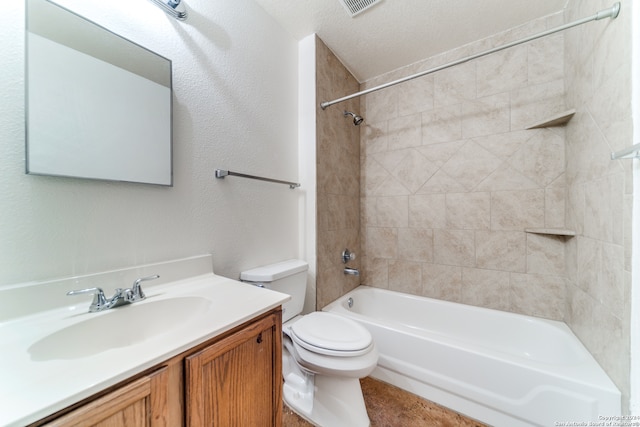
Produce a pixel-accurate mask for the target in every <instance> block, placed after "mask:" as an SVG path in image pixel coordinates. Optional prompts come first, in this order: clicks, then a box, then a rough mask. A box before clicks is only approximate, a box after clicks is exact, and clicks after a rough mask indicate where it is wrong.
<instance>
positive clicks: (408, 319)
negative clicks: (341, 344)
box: [324, 286, 620, 427]
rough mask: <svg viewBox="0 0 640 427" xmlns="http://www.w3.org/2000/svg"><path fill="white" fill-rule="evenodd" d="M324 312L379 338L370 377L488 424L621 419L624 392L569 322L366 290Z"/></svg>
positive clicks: (551, 424)
mask: <svg viewBox="0 0 640 427" xmlns="http://www.w3.org/2000/svg"><path fill="white" fill-rule="evenodd" d="M350 299H351V301H353V304H352V307H351V308H350V307H349V304H348V301H349V300H350ZM324 310H325V311H330V312H333V313H337V314H340V315H344V316H346V317H349V318H352V319H355V320H357V321H358V322H360V323H362V324H363V325H364V326H365V327H366V328H367V329H368V330H369V331H370V332H371V334H372V335H373V339H374V340H375V341H376V345H377V347H378V351H379V352H380V359H379V361H378V367H377V368H376V369H375V371H374V372H373V373H372V374H371V376H373V377H374V378H377V379H380V380H382V381H385V382H388V383H390V384H393V385H395V386H398V387H400V388H403V389H405V390H408V391H410V392H412V393H415V394H417V395H420V396H422V397H424V398H426V399H428V400H431V401H433V402H436V403H439V404H441V405H443V406H446V407H449V408H451V409H453V410H455V411H458V412H460V413H463V414H466V415H468V416H469V417H472V418H475V419H477V420H479V421H482V422H484V423H488V424H490V425H493V426H506V427H515V426H532V425H534V426H558V425H563V424H562V423H565V424H564V425H568V424H566V423H567V422H574V423H584V424H573V425H588V423H589V421H595V422H598V421H602V420H603V418H600V417H610V416H615V415H620V392H619V391H618V389H617V388H616V386H615V385H614V384H613V382H612V381H611V380H610V379H609V377H608V376H607V375H606V374H605V373H604V371H603V370H602V368H600V366H599V365H598V363H597V362H596V361H595V360H594V359H593V357H592V356H591V354H589V352H588V351H587V350H586V349H585V348H584V346H583V345H582V344H581V343H580V341H579V340H578V339H577V338H576V336H575V335H573V333H572V332H571V330H570V329H569V328H568V327H567V326H566V325H565V324H564V323H562V322H556V321H550V320H545V319H539V318H535V317H529V316H523V315H519V314H514V313H507V312H503V311H497V310H490V309H486V308H480V307H473V306H468V305H463V304H456V303H451V302H446V301H441V300H436V299H431V298H423V297H417V296H413V295H407V294H403V293H399V292H392V291H388V290H384V289H377V288H371V287H367V286H360V287H358V288H356V289H355V290H353V291H352V292H350V293H348V294H347V295H345V296H343V297H341V298H339V299H338V300H336V301H334V302H332V303H331V304H329V305H328V306H327V307H325V308H324ZM569 425H570V424H569Z"/></svg>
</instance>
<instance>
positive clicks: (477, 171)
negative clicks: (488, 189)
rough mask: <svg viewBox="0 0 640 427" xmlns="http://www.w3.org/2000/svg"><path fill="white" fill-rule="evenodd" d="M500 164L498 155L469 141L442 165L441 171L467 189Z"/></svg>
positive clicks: (474, 185) (475, 184)
mask: <svg viewBox="0 0 640 427" xmlns="http://www.w3.org/2000/svg"><path fill="white" fill-rule="evenodd" d="M501 164H502V160H500V159H499V158H498V157H496V156H494V155H493V154H491V153H490V152H488V151H487V150H485V149H484V148H482V147H481V146H480V145H479V144H477V143H475V142H473V141H469V142H467V144H465V145H464V147H462V148H461V149H460V150H459V151H458V152H457V153H456V154H454V155H453V156H452V157H451V158H450V159H449V160H448V161H447V162H446V163H445V164H444V166H442V171H444V172H445V173H446V174H447V175H448V176H449V177H451V178H453V179H454V180H456V181H457V182H458V183H459V184H460V185H462V186H463V187H464V188H465V189H466V190H467V191H469V190H472V189H474V188H475V187H476V186H477V185H478V183H479V182H481V181H482V180H483V179H485V178H486V177H488V176H489V175H490V174H491V173H493V172H494V171H495V170H496V169H497V168H498V167H499V166H500V165H501Z"/></svg>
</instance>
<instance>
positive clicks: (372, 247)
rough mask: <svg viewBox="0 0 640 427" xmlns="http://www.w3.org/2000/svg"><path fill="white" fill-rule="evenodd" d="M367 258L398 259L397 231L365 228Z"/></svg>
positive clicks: (393, 229)
mask: <svg viewBox="0 0 640 427" xmlns="http://www.w3.org/2000/svg"><path fill="white" fill-rule="evenodd" d="M367 256H368V257H371V258H388V259H395V258H397V257H398V230H397V229H395V228H382V227H368V228H367Z"/></svg>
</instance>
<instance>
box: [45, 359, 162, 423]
mask: <svg viewBox="0 0 640 427" xmlns="http://www.w3.org/2000/svg"><path fill="white" fill-rule="evenodd" d="M166 389H167V369H166V368H161V369H159V370H157V371H155V372H153V373H152V374H150V375H148V376H145V377H142V378H140V379H138V380H136V381H133V382H131V383H129V384H127V385H124V386H122V387H121V388H118V389H117V390H114V391H112V392H110V393H108V394H106V395H104V396H102V397H100V398H98V399H95V400H93V401H91V402H89V403H87V404H86V405H84V406H81V407H79V408H78V409H75V410H73V411H71V412H69V413H68V414H66V415H63V416H61V417H60V418H57V419H55V420H53V421H51V422H49V423H47V424H45V425H46V426H48V427H54V426H55V427H69V426H74V427H89V426H96V427H172V426H169V425H167V423H166V417H165V411H166V409H167V404H166Z"/></svg>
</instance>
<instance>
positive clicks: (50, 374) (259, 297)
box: [0, 273, 289, 426]
mask: <svg viewBox="0 0 640 427" xmlns="http://www.w3.org/2000/svg"><path fill="white" fill-rule="evenodd" d="M143 287H144V283H143ZM144 291H145V293H146V296H147V299H146V300H144V301H140V302H137V303H135V304H133V305H128V306H123V307H119V308H115V309H111V310H107V311H104V312H100V313H88V312H87V310H88V305H87V304H86V302H84V301H83V302H82V303H81V304H80V303H78V304H77V305H73V306H67V307H60V308H55V309H52V310H48V311H41V312H38V313H35V314H33V315H30V316H23V317H18V318H13V319H9V320H7V321H4V322H2V323H0V348H1V349H2V350H0V426H24V425H25V424H29V423H31V422H34V421H37V420H39V419H41V418H43V417H45V416H47V415H50V414H52V413H55V412H57V411H59V410H61V409H63V408H65V407H67V406H69V405H71V404H73V403H76V402H78V401H80V400H82V399H84V398H87V397H89V396H91V395H93V394H95V393H96V392H98V391H101V390H104V389H105V388H107V387H109V386H112V385H114V384H117V383H118V382H120V381H122V380H125V379H127V378H129V377H131V376H132V375H135V374H137V373H139V372H142V371H144V370H146V369H148V368H150V367H153V366H155V365H157V364H159V363H160V362H163V361H165V360H167V359H169V358H171V357H173V356H175V355H177V354H179V353H181V352H183V351H185V350H188V349H189V348H191V347H193V346H195V345H197V344H200V343H202V342H205V341H207V340H208V339H210V338H213V337H215V336H217V335H219V334H221V333H223V332H225V331H228V330H230V329H232V328H234V327H235V326H238V325H240V324H242V323H244V322H246V321H248V320H250V319H252V318H254V317H256V316H257V315H260V314H262V313H265V312H267V311H269V310H271V309H273V308H275V307H277V306H279V305H281V304H282V303H283V302H285V301H287V300H288V299H289V296H288V295H285V294H281V293H278V292H274V291H270V290H267V289H264V288H258V287H255V286H251V285H248V284H245V283H241V282H238V281H236V280H231V279H228V278H225V277H221V276H217V275H215V274H213V273H208V274H204V275H199V276H195V277H190V278H188V279H183V280H178V281H174V282H171V283H166V284H162V285H157V286H148V287H144ZM194 296H195V297H199V298H206V299H207V300H208V302H207V304H205V305H204V308H203V309H202V313H199V314H198V315H195V316H192V317H191V318H190V319H188V320H186V321H184V323H182V324H176V325H173V326H171V327H170V328H169V329H168V330H167V331H166V332H163V333H161V334H159V335H155V336H153V337H150V338H148V339H144V338H141V340H140V342H135V343H133V344H129V345H125V346H121V347H116V348H108V346H105V349H103V350H101V351H99V352H96V353H95V354H90V353H92V351H91V349H90V348H89V349H87V350H88V351H87V353H89V354H84V355H78V356H76V355H75V354H74V355H73V356H69V355H68V354H65V351H61V352H60V354H56V355H53V356H48V355H47V354H44V353H42V352H40V353H37V351H36V350H37V349H38V346H37V343H42V342H43V341H42V340H43V339H45V338H46V337H50V336H51V335H52V334H54V333H55V332H57V331H59V330H61V329H64V328H68V327H69V326H74V325H76V324H78V323H80V322H84V321H87V320H93V319H95V318H96V316H104V315H110V314H111V313H110V312H113V311H114V310H127V309H130V308H132V307H134V306H136V305H138V304H140V305H141V304H149V303H155V302H156V301H162V300H166V299H170V298H184V297H194ZM70 302H72V303H77V301H76V300H72V301H70ZM168 305H169V306H170V305H171V303H170V302H168ZM149 321H150V322H151V321H153V319H149ZM108 323H109V322H105V324H108ZM135 326H136V325H131V328H130V329H129V330H128V331H123V333H124V332H126V333H130V334H133V335H134V338H135V335H136V327H135ZM96 329H98V328H96ZM104 332H105V331H102V330H96V331H95V333H96V334H97V335H98V336H100V335H101V334H103V333H104ZM111 332H112V331H111ZM50 341H51V340H50V339H49V342H50ZM40 348H42V347H40Z"/></svg>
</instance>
